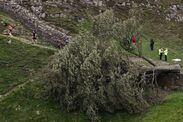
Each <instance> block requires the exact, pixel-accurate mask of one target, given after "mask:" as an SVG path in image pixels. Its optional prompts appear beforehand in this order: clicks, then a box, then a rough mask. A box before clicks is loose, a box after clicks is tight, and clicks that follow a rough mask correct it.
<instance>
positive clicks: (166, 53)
mask: <svg viewBox="0 0 183 122" xmlns="http://www.w3.org/2000/svg"><path fill="white" fill-rule="evenodd" d="M164 55H165V61H167V56H168V48H165V50H164Z"/></svg>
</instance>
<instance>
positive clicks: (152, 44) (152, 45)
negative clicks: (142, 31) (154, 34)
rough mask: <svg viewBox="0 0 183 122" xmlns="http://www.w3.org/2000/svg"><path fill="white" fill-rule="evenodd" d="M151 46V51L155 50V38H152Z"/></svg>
mask: <svg viewBox="0 0 183 122" xmlns="http://www.w3.org/2000/svg"><path fill="white" fill-rule="evenodd" d="M150 48H151V51H153V50H154V40H153V39H151V41H150Z"/></svg>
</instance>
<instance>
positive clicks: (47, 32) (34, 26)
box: [0, 1, 68, 46]
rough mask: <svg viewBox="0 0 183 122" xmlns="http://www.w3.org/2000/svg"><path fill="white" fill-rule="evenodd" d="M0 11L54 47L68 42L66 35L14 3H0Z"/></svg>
mask: <svg viewBox="0 0 183 122" xmlns="http://www.w3.org/2000/svg"><path fill="white" fill-rule="evenodd" d="M0 10H2V11H5V12H7V13H8V14H10V15H12V16H14V17H15V18H16V19H18V20H19V21H20V22H22V23H23V24H24V25H25V26H27V27H28V28H30V29H31V30H35V31H36V32H37V33H38V34H39V35H41V36H42V37H43V38H44V39H46V40H47V41H49V42H50V43H52V44H53V45H55V46H64V45H65V44H66V43H67V41H68V36H67V35H66V33H64V32H61V31H58V30H57V29H55V28H54V27H51V26H49V25H48V24H47V23H46V22H44V21H42V20H40V19H39V18H38V17H37V16H36V15H34V14H33V13H31V12H30V11H29V10H27V9H26V8H24V7H22V6H20V5H18V4H17V3H15V2H3V1H0Z"/></svg>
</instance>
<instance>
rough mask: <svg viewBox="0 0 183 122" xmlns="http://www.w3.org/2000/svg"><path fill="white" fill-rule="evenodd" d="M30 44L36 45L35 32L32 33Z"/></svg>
mask: <svg viewBox="0 0 183 122" xmlns="http://www.w3.org/2000/svg"><path fill="white" fill-rule="evenodd" d="M32 43H33V44H36V43H37V38H36V32H35V31H33V32H32Z"/></svg>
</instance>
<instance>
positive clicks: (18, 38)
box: [0, 34, 58, 102]
mask: <svg viewBox="0 0 183 122" xmlns="http://www.w3.org/2000/svg"><path fill="white" fill-rule="evenodd" d="M0 36H2V37H7V36H6V35H3V34H0ZM8 38H10V39H15V40H19V41H21V42H22V43H25V44H28V45H31V46H34V47H38V48H44V49H49V50H53V51H58V49H56V48H52V47H48V46H43V45H39V44H32V43H31V41H29V40H27V39H24V38H20V37H15V36H12V37H8ZM32 81H33V80H28V81H25V82H23V83H21V84H19V85H18V86H15V87H14V88H12V89H11V90H9V91H8V92H6V93H5V94H2V95H0V102H1V101H3V100H5V99H6V98H7V97H8V96H10V95H11V94H13V93H15V92H17V91H19V90H21V89H22V88H23V87H24V86H25V85H27V84H28V83H29V82H32Z"/></svg>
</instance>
